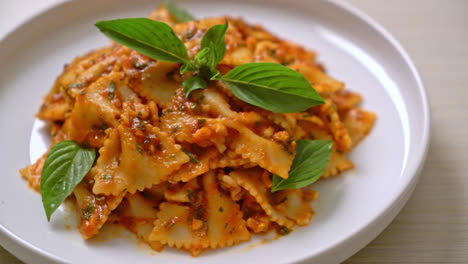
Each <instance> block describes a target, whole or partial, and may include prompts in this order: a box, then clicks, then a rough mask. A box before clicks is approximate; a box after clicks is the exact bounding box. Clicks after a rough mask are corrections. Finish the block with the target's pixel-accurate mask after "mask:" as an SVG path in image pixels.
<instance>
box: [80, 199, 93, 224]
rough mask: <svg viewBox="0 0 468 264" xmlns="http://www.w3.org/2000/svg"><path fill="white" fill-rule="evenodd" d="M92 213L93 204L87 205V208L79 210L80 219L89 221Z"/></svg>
mask: <svg viewBox="0 0 468 264" xmlns="http://www.w3.org/2000/svg"><path fill="white" fill-rule="evenodd" d="M93 213H94V204H93V203H92V202H89V203H88V207H86V208H81V217H82V218H84V219H86V220H90V219H91V217H92V216H93Z"/></svg>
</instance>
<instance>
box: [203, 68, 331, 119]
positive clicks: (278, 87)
mask: <svg viewBox="0 0 468 264" xmlns="http://www.w3.org/2000/svg"><path fill="white" fill-rule="evenodd" d="M212 79H216V80H219V79H220V80H222V81H223V82H224V83H226V85H227V86H228V87H229V89H230V90H231V91H232V93H233V94H234V95H235V96H236V97H237V98H239V99H240V100H242V101H244V102H246V103H249V104H251V105H255V106H258V107H261V108H263V109H266V110H269V111H272V112H276V113H278V112H280V113H293V112H301V111H304V110H306V109H308V108H310V107H313V106H316V105H320V104H323V103H325V101H324V100H323V98H322V97H321V96H320V95H319V94H318V93H317V91H315V89H314V88H312V86H311V85H310V83H309V82H308V81H307V80H306V79H305V78H304V76H302V74H300V73H298V72H296V71H294V70H292V69H290V68H288V67H286V66H283V65H281V64H276V63H269V62H261V63H247V64H243V65H240V66H237V67H236V68H234V69H232V70H231V71H229V72H228V73H227V74H226V75H224V76H221V75H216V76H214V77H213V78H212Z"/></svg>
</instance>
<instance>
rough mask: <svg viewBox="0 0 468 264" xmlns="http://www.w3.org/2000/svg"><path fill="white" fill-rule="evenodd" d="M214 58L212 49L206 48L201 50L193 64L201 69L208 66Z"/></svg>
mask: <svg viewBox="0 0 468 264" xmlns="http://www.w3.org/2000/svg"><path fill="white" fill-rule="evenodd" d="M211 56H213V54H212V53H211V49H210V48H209V47H204V48H203V49H201V50H200V51H199V52H198V53H197V55H195V58H193V62H194V63H195V64H196V65H197V66H198V67H200V66H201V65H208V63H209V62H210V61H211V60H212V58H210V57H211Z"/></svg>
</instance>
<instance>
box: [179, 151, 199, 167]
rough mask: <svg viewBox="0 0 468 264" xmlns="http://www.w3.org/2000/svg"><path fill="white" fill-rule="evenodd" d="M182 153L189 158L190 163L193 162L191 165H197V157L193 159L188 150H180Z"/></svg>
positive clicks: (193, 156)
mask: <svg viewBox="0 0 468 264" xmlns="http://www.w3.org/2000/svg"><path fill="white" fill-rule="evenodd" d="M182 151H183V152H184V153H185V154H187V156H188V157H189V158H190V162H193V163H199V162H200V161H198V159H197V157H195V155H193V153H190V152H189V151H188V150H186V149H185V148H184V149H182Z"/></svg>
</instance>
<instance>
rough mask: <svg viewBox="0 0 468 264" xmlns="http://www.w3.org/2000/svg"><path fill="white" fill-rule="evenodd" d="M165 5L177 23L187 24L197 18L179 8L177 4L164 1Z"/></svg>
mask: <svg viewBox="0 0 468 264" xmlns="http://www.w3.org/2000/svg"><path fill="white" fill-rule="evenodd" d="M163 5H164V6H165V7H166V8H167V10H169V12H170V13H171V15H172V16H174V18H175V19H176V20H177V22H187V21H192V20H195V17H194V16H192V15H191V14H190V13H189V12H187V10H185V9H183V8H182V7H179V6H177V5H176V4H174V3H172V2H170V1H164V2H163Z"/></svg>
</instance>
